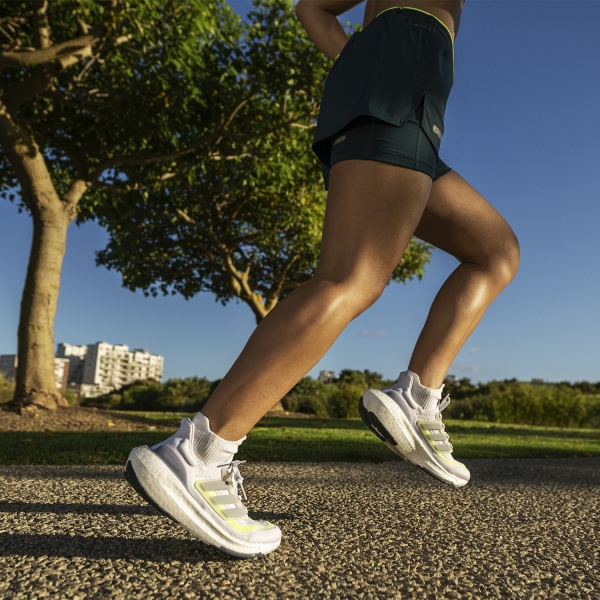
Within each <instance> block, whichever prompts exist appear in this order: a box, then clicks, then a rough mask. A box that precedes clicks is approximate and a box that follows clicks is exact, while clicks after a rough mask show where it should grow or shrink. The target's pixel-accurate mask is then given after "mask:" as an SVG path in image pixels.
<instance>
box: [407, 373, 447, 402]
mask: <svg viewBox="0 0 600 600" xmlns="http://www.w3.org/2000/svg"><path fill="white" fill-rule="evenodd" d="M406 373H408V374H409V375H410V376H411V379H412V380H413V385H412V389H411V393H412V397H413V399H414V401H415V402H417V404H420V405H421V406H422V407H423V408H424V409H425V410H430V409H433V408H435V406H437V402H438V400H441V399H442V390H443V389H444V385H445V384H443V383H442V387H440V388H428V387H426V386H424V385H423V384H422V383H421V381H420V379H419V376H418V375H417V374H416V373H414V372H413V371H409V370H407V371H406Z"/></svg>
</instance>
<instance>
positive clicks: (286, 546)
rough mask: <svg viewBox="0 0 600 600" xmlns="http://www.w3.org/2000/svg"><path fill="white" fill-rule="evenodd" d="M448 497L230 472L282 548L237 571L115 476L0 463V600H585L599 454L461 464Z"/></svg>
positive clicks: (347, 472) (324, 472) (436, 489)
mask: <svg viewBox="0 0 600 600" xmlns="http://www.w3.org/2000/svg"><path fill="white" fill-rule="evenodd" d="M466 462H467V464H468V466H469V467H470V469H471V472H472V480H471V483H470V484H469V485H468V486H467V487H466V488H463V489H460V490H454V489H452V488H448V487H446V486H444V485H442V484H439V483H437V482H436V481H434V480H430V479H429V478H427V476H426V475H424V474H422V473H420V472H418V471H416V470H414V469H412V468H410V467H409V466H408V465H406V464H405V463H402V462H390V463H380V464H364V463H363V464H349V463H320V464H314V463H311V464H309V463H246V464H245V465H242V467H241V469H242V474H243V475H244V476H245V478H246V480H245V484H246V490H247V492H248V493H249V502H250V503H249V507H250V510H251V514H252V513H253V514H254V516H258V517H260V518H266V519H269V520H272V521H273V522H276V523H277V524H279V526H280V527H281V529H282V531H283V543H282V545H281V547H280V548H279V549H278V550H277V551H275V552H274V553H272V554H270V555H267V556H266V557H262V558H257V559H250V560H240V559H234V558H231V557H228V556H227V555H224V554H221V553H220V552H219V551H218V550H216V549H213V548H211V547H209V546H205V545H204V544H202V543H201V542H198V541H197V540H195V538H193V537H191V536H190V535H188V534H187V533H186V532H185V531H184V530H183V529H181V528H179V527H178V526H175V525H174V524H172V522H171V521H169V520H168V519H166V518H164V517H163V516H161V515H160V514H159V513H158V512H157V511H155V510H154V509H153V508H152V507H150V506H147V505H146V504H144V503H143V501H141V500H140V499H139V498H138V497H137V496H136V495H135V493H134V492H133V491H132V490H131V489H130V488H129V487H128V485H127V484H126V482H125V481H124V479H123V478H122V476H121V468H120V467H98V466H85V467H16V466H11V467H0V598H3V599H13V598H14V599H16V598H127V599H130V598H202V599H204V598H219V599H229V598H232V599H236V600H241V599H245V598H386V599H387V598H507V597H508V598H599V599H600V565H599V560H598V558H599V556H598V555H599V550H600V547H599V545H600V459H597V458H589V459H581V458H580V459H529V460H516V459H512V460H472V461H466Z"/></svg>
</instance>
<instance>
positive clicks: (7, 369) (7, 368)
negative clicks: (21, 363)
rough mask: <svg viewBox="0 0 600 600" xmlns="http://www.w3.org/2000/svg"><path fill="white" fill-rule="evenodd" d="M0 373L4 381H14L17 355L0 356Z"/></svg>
mask: <svg viewBox="0 0 600 600" xmlns="http://www.w3.org/2000/svg"><path fill="white" fill-rule="evenodd" d="M0 373H2V375H3V376H4V379H14V378H15V377H16V376H17V355H16V354H2V355H1V356H0Z"/></svg>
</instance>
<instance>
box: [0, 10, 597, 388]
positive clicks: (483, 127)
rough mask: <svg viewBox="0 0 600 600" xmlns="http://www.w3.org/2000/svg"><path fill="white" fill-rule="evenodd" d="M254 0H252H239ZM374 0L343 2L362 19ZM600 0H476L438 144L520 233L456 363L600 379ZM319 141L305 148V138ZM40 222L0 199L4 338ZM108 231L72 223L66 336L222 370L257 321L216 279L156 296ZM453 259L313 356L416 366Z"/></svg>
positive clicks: (355, 363) (460, 368)
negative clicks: (186, 292)
mask: <svg viewBox="0 0 600 600" xmlns="http://www.w3.org/2000/svg"><path fill="white" fill-rule="evenodd" d="M232 4H233V7H234V9H235V10H236V11H238V12H240V13H242V14H245V12H247V11H248V10H249V9H250V8H251V3H250V1H249V0H248V1H246V0H236V1H235V2H233V3H232ZM363 11H364V3H362V4H360V5H359V6H357V7H356V8H354V9H352V10H351V11H349V12H347V13H345V14H344V15H341V16H340V17H339V18H340V20H341V21H342V22H346V21H350V22H352V23H362V17H363ZM599 27H600V2H593V1H585V0H563V1H531V0H517V1H510V0H485V1H484V0H470V1H469V2H467V3H466V7H465V11H464V13H463V17H462V22H461V27H460V32H459V34H458V36H457V39H456V47H455V65H456V79H455V84H454V88H453V90H452V93H451V95H450V100H449V103H448V107H447V112H446V127H445V134H444V141H443V143H442V148H441V156H442V158H443V159H444V160H445V162H447V163H448V164H449V165H450V166H451V167H453V168H455V169H456V170H457V171H458V172H459V173H460V174H461V175H462V176H463V177H465V179H467V181H469V182H470V183H471V185H473V186H474V187H475V188H476V189H477V190H478V191H479V192H480V193H482V194H483V195H484V196H485V197H486V198H487V199H488V200H489V201H490V202H491V203H492V204H493V205H494V206H495V207H496V208H497V209H498V210H499V211H500V212H501V213H502V215H504V217H505V218H506V219H507V221H508V222H509V223H510V224H511V226H512V227H513V229H514V230H515V232H516V234H517V237H518V238H519V241H520V244H521V253H522V259H521V268H520V270H519V273H518V274H517V276H516V278H515V279H514V280H513V282H512V283H511V284H510V286H509V287H508V288H506V289H505V290H504V291H503V292H502V293H501V295H500V296H499V297H498V298H497V299H496V301H495V302H494V304H492V306H491V307H490V308H489V309H488V311H487V313H486V315H485V316H484V317H483V320H482V322H481V324H480V325H479V327H478V328H477V330H476V331H475V332H474V333H473V334H472V336H471V337H470V339H469V340H468V341H467V343H466V344H465V346H464V348H463V349H462V351H461V352H460V353H459V355H458V357H457V358H456V360H455V362H454V363H453V365H452V367H451V368H450V370H449V373H451V374H453V375H456V376H458V377H470V378H471V379H472V380H473V381H488V380H490V379H504V378H510V377H517V378H518V379H520V380H529V379H531V378H533V377H541V378H543V379H545V380H547V381H561V380H570V381H581V380H588V381H594V382H595V381H598V380H600V302H599V301H598V300H599V298H600V268H599V267H600V235H598V228H599V225H600V183H599V178H598V172H599V162H600V142H599V140H600V118H599V116H598V106H600V78H599V77H598V76H597V73H598V61H599V58H600V36H599V35H598V29H599ZM308 151H310V149H308V148H307V152H308ZM30 236H31V223H30V220H29V218H28V217H27V216H26V215H25V214H18V213H17V209H16V207H15V206H14V205H11V204H9V203H8V202H6V201H0V354H9V353H14V352H15V351H16V331H17V323H18V314H19V302H20V296H21V291H22V286H23V280H24V276H25V268H26V265H27V258H28V252H29V246H30ZM105 241H106V234H105V233H104V232H103V231H102V230H101V229H100V228H99V227H98V226H97V225H95V224H86V225H84V226H82V227H75V226H72V227H71V228H70V231H69V236H68V243H67V255H66V258H65V263H64V270H63V278H62V285H61V290H60V297H59V304H58V311H57V317H56V326H55V342H57V343H58V342H69V343H72V344H85V343H93V342H96V341H100V340H104V341H107V342H110V343H113V344H116V343H125V344H128V345H129V346H130V347H135V348H138V347H143V348H147V349H148V350H150V351H151V352H153V353H158V354H162V355H163V356H164V357H165V378H169V377H185V376H190V375H200V376H202V375H204V376H206V377H208V378H209V379H216V378H219V377H222V376H223V375H224V373H225V372H226V371H227V369H228V368H229V366H230V365H231V363H232V362H233V361H234V360H235V358H236V357H237V355H238V353H239V351H240V350H241V349H242V347H243V345H244V343H245V342H246V340H247V338H248V336H249V335H250V333H251V332H252V330H253V328H254V326H255V322H254V317H253V315H252V313H251V311H250V309H249V308H248V307H247V306H246V305H245V304H242V303H238V304H235V303H232V304H230V305H228V306H227V307H222V306H221V305H220V304H217V303H216V302H215V301H214V298H213V297H212V296H211V295H209V294H200V295H199V296H197V297H195V298H193V299H192V300H190V301H185V300H184V299H182V298H179V297H168V298H145V297H144V296H143V295H142V294H141V293H132V292H129V291H127V290H124V289H123V288H122V287H121V284H120V277H119V275H118V274H116V273H114V272H108V271H107V270H105V269H104V268H98V267H96V266H95V264H94V252H95V251H97V250H99V249H101V248H102V247H103V246H104V244H105ZM456 264H457V262H456V260H455V259H453V258H451V257H449V256H447V255H445V254H444V253H443V252H441V251H435V252H434V255H433V260H432V263H431V265H430V266H429V268H428V269H427V272H426V276H425V278H424V279H423V280H422V281H420V282H419V281H414V282H410V283H408V284H406V285H400V284H392V285H390V286H389V287H388V288H387V289H386V291H385V292H384V294H383V296H382V297H381V299H380V300H379V301H378V302H377V303H376V304H375V305H374V306H373V307H372V308H370V309H369V310H368V311H367V312H366V313H364V314H363V315H361V316H360V317H359V318H357V319H356V320H355V321H353V322H352V323H351V324H350V325H349V326H348V328H347V329H346V330H345V331H344V333H343V334H342V335H341V336H340V338H339V339H338V341H337V342H336V343H335V344H334V345H333V347H332V348H331V349H330V351H329V352H328V353H327V354H326V355H325V357H324V358H323V359H322V360H321V361H320V362H319V364H318V365H317V366H316V367H315V368H314V369H313V370H312V371H311V374H312V375H316V374H318V371H319V370H320V369H331V370H334V371H339V370H341V369H343V368H354V369H371V370H374V371H378V372H380V373H383V375H384V376H386V377H389V378H392V377H396V376H397V374H398V372H399V371H400V370H403V369H404V368H406V365H407V363H408V360H409V357H410V354H411V352H412V348H413V345H414V342H415V341H416V338H417V336H418V333H419V331H420V329H421V327H422V325H423V323H424V321H425V318H426V316H427V311H428V309H429V306H430V304H431V302H432V300H433V298H434V296H435V294H436V292H437V290H438V289H439V287H440V286H441V284H442V283H443V281H444V280H445V278H446V277H447V276H448V275H449V274H450V272H451V271H452V270H453V269H454V267H455V266H456Z"/></svg>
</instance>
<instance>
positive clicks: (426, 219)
mask: <svg viewBox="0 0 600 600" xmlns="http://www.w3.org/2000/svg"><path fill="white" fill-rule="evenodd" d="M414 234H415V236H417V237H418V238H420V239H421V240H423V241H426V242H429V243H430V244H433V245H434V246H435V247H436V248H440V249H441V250H444V251H445V252H448V253H449V254H451V255H452V256H454V257H455V258H457V259H458V260H459V261H461V262H473V263H480V264H488V263H490V262H494V261H501V262H503V263H507V262H508V263H509V266H510V267H514V270H516V267H517V266H518V262H519V244H518V241H517V238H516V236H515V234H514V232H513V230H512V229H511V227H510V225H509V224H508V223H507V222H506V221H505V220H504V218H503V217H502V215H501V214H500V213H499V212H498V211H497V210H496V209H495V208H494V207H493V206H492V205H491V204H490V203H489V202H488V201H487V200H486V199H485V198H484V197H483V196H482V195H481V194H480V193H479V192H477V190H475V189H474V188H473V187H471V185H469V183H467V181H465V180H464V179H463V178H462V177H461V176H460V175H459V174H458V173H457V172H456V171H450V172H449V173H447V174H446V175H443V176H442V177H440V178H439V179H436V181H434V183H433V185H432V186H431V192H430V195H429V200H428V202H427V206H426V207H425V210H424V211H423V215H422V217H421V220H420V221H419V224H418V225H417V228H416V229H415V233H414Z"/></svg>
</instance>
